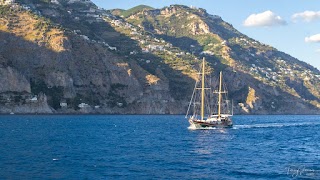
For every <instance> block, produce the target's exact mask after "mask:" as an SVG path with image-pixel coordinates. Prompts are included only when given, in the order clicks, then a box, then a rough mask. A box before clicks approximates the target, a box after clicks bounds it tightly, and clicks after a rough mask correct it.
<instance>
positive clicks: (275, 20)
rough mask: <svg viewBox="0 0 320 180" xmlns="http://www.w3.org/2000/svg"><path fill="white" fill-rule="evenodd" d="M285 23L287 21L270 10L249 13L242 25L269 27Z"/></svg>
mask: <svg viewBox="0 0 320 180" xmlns="http://www.w3.org/2000/svg"><path fill="white" fill-rule="evenodd" d="M286 24H287V22H286V21H285V20H283V19H282V18H281V17H280V16H278V15H276V14H275V13H274V12H272V11H270V10H268V11H265V12H262V13H258V14H251V15H250V16H249V17H248V18H247V19H246V20H245V21H244V22H243V25H244V26H247V27H271V26H283V25H286Z"/></svg>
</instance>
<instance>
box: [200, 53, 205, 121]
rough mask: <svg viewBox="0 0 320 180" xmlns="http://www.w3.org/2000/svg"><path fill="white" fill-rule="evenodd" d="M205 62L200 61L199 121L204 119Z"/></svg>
mask: <svg viewBox="0 0 320 180" xmlns="http://www.w3.org/2000/svg"><path fill="white" fill-rule="evenodd" d="M204 63H205V60H204V58H203V59H202V77H201V78H202V79H201V81H202V82H201V120H203V118H204V68H205V65H204Z"/></svg>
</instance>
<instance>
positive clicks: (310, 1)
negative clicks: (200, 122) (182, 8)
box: [92, 0, 320, 70]
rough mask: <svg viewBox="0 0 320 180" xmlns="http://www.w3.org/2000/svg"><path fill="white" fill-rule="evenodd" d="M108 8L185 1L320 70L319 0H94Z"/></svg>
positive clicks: (185, 3) (159, 6) (169, 3)
mask: <svg viewBox="0 0 320 180" xmlns="http://www.w3.org/2000/svg"><path fill="white" fill-rule="evenodd" d="M92 1H93V2H94V3H95V4H96V5H98V6H99V7H102V8H105V9H114V8H121V9H129V8H132V7H134V6H137V5H140V4H145V5H149V6H152V7H154V8H162V7H164V6H169V5H171V4H183V5H187V6H191V5H193V6H196V7H200V8H204V9H206V10H207V12H208V13H209V14H213V15H219V16H221V17H222V19H223V20H225V21H227V22H228V23H231V24H232V25H233V26H234V27H235V28H236V29H238V30H239V31H240V32H242V33H244V34H246V35H248V36H249V37H251V38H254V39H256V40H258V41H260V42H262V43H265V44H268V45H271V46H273V47H275V48H277V49H278V50H280V51H283V52H285V53H288V54H290V55H292V56H293V57H296V58H298V59H299V60H302V61H305V62H307V63H309V64H311V65H313V66H315V67H317V68H318V69H319V70H320V1H319V0H280V1H275V0H223V1H221V0H220V1H217V0H114V1H109V0H92Z"/></svg>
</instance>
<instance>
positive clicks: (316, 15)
mask: <svg viewBox="0 0 320 180" xmlns="http://www.w3.org/2000/svg"><path fill="white" fill-rule="evenodd" d="M291 18H292V20H293V21H298V20H299V19H302V20H303V21H306V22H311V21H315V20H320V11H318V12H316V11H304V12H301V13H296V14H294V15H292V17H291Z"/></svg>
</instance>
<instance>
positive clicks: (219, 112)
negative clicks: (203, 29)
mask: <svg viewBox="0 0 320 180" xmlns="http://www.w3.org/2000/svg"><path fill="white" fill-rule="evenodd" d="M221 90H222V71H220V82H219V99H218V118H220V117H221V93H222V92H221Z"/></svg>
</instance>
